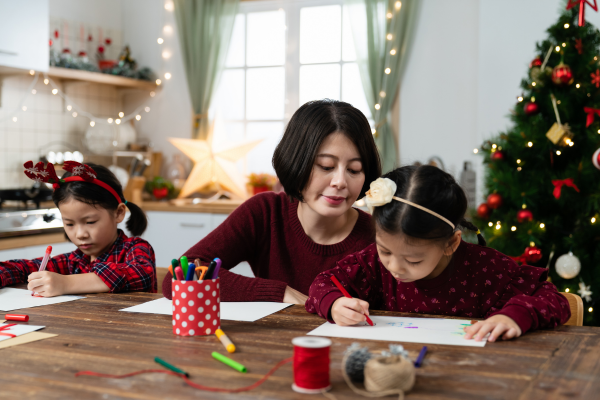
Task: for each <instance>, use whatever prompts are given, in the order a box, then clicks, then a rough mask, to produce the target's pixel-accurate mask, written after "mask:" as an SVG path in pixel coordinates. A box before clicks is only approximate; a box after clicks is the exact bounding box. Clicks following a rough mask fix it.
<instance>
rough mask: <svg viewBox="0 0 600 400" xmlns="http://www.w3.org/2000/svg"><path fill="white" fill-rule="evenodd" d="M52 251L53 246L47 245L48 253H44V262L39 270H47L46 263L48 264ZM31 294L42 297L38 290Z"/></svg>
mask: <svg viewBox="0 0 600 400" xmlns="http://www.w3.org/2000/svg"><path fill="white" fill-rule="evenodd" d="M50 253H52V246H48V247H46V254H44V258H43V259H42V263H41V264H40V269H39V270H38V271H39V272H42V271H45V270H46V265H48V260H49V259H50ZM31 295H32V296H35V297H42V296H40V295H39V294H37V293H36V292H33V293H31Z"/></svg>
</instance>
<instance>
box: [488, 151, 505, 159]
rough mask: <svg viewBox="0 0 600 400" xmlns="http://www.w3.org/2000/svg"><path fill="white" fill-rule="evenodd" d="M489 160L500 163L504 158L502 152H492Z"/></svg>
mask: <svg viewBox="0 0 600 400" xmlns="http://www.w3.org/2000/svg"><path fill="white" fill-rule="evenodd" d="M490 158H491V159H492V160H493V161H502V160H504V159H505V158H506V156H505V155H504V152H503V151H499V150H498V151H495V152H493V153H492V155H491V156H490Z"/></svg>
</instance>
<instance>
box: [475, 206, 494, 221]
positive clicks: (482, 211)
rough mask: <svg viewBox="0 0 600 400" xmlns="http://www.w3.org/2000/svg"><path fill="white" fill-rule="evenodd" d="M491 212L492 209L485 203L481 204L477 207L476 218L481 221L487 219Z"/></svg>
mask: <svg viewBox="0 0 600 400" xmlns="http://www.w3.org/2000/svg"><path fill="white" fill-rule="evenodd" d="M491 212H492V209H491V208H490V206H488V205H487V204H485V203H481V204H480V205H479V207H477V216H478V217H479V218H481V219H488V218H489V217H490V213H491Z"/></svg>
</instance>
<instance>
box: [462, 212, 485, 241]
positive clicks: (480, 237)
mask: <svg viewBox="0 0 600 400" xmlns="http://www.w3.org/2000/svg"><path fill="white" fill-rule="evenodd" d="M460 226H464V227H465V228H467V229H468V230H470V231H473V232H475V233H477V243H478V244H479V245H480V246H487V242H486V241H485V238H484V237H483V235H482V234H481V231H480V230H479V228H477V227H476V226H475V225H473V224H472V223H471V222H469V221H467V220H466V219H464V218H463V219H462V221H460Z"/></svg>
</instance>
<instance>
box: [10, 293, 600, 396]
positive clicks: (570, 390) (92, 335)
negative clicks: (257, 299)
mask: <svg viewBox="0 0 600 400" xmlns="http://www.w3.org/2000/svg"><path fill="white" fill-rule="evenodd" d="M159 297H160V296H159V295H156V294H148V293H134V294H94V295H88V296H87V298H86V299H84V300H78V301H74V302H69V303H63V304H57V305H51V306H44V307H36V308H30V309H26V310H23V313H26V314H29V315H30V318H31V319H30V323H31V324H32V325H46V329H45V330H44V331H45V332H48V333H56V334H58V335H59V336H57V337H54V338H50V339H46V340H42V341H39V342H34V343H29V344H24V345H20V346H15V347H11V348H7V349H4V350H0V360H1V362H0V398H3V399H4V398H7V399H8V398H11V399H12V398H15V399H16V398H25V397H27V398H35V399H61V400H62V399H88V398H89V399H184V398H197V399H223V398H239V399H255V398H261V399H308V398H310V396H309V395H303V394H298V393H295V392H293V391H292V390H291V388H290V385H291V384H292V366H291V364H286V365H285V366H283V367H282V368H280V369H279V370H278V371H277V372H275V374H274V375H273V376H271V377H270V378H269V379H268V380H267V381H266V382H265V383H264V384H263V385H262V386H260V387H258V388H257V389H254V390H252V391H249V392H243V393H240V394H222V393H211V392H204V391H199V390H195V389H192V388H190V387H188V386H186V385H185V384H184V383H183V381H182V380H181V379H179V378H177V377H174V376H169V375H164V374H147V375H138V376H135V377H131V378H126V379H120V380H117V379H106V378H97V377H90V376H82V377H78V378H76V377H75V376H74V374H75V373H76V372H77V371H82V370H92V371H97V372H102V373H111V374H124V373H128V372H131V371H136V370H141V369H155V368H161V367H160V366H159V365H158V364H155V363H154V361H153V359H154V357H155V356H158V357H161V358H163V359H165V360H167V361H170V362H172V363H173V364H175V365H177V366H179V367H181V368H182V369H184V370H186V371H188V372H189V373H190V374H191V376H192V379H193V380H194V381H195V382H198V383H201V384H205V385H209V386H216V387H223V388H237V387H242V386H247V385H250V384H252V383H254V382H255V381H257V380H258V379H259V378H260V377H262V376H263V375H264V374H265V373H266V372H267V371H269V370H270V369H271V367H272V366H274V365H275V364H276V363H277V362H279V361H280V360H283V359H285V358H288V357H291V356H292V354H293V347H292V344H291V339H292V338H294V337H296V336H303V335H305V334H306V333H307V332H309V331H310V330H312V329H313V328H315V327H317V326H319V325H320V324H322V323H323V320H322V319H320V318H319V317H317V316H316V315H313V314H308V313H306V312H305V311H304V308H303V307H300V306H292V307H289V308H287V309H285V310H283V311H281V312H279V313H277V314H273V315H271V316H269V317H266V318H264V319H262V320H259V321H257V322H254V323H250V322H237V321H222V327H223V330H224V331H225V332H226V333H227V334H228V336H229V337H230V338H231V339H232V341H233V342H234V343H235V344H236V346H237V348H238V351H237V352H236V353H234V354H233V355H231V358H233V359H235V360H236V361H239V362H241V363H242V364H244V365H245V366H246V367H247V368H248V373H247V374H241V373H239V372H236V371H234V370H233V369H230V368H229V367H227V366H225V365H223V364H221V363H219V362H217V361H215V360H213V359H212V358H211V356H210V353H211V352H212V351H218V352H220V353H222V354H227V353H226V351H225V349H224V348H223V346H222V345H221V343H220V342H219V341H218V340H217V339H216V338H215V337H214V336H208V337H193V338H187V337H177V336H175V335H173V333H172V328H171V326H172V325H171V317H169V316H166V315H153V314H137V313H125V312H119V311H118V310H120V309H123V308H126V307H130V306H133V305H136V304H140V303H142V302H146V301H149V300H153V299H156V298H159ZM373 314H374V315H404V316H406V314H400V313H391V312H373ZM410 316H412V317H414V316H415V315H414V314H411V315H410ZM332 340H333V346H332V347H331V381H332V384H333V390H332V391H331V392H330V393H332V394H333V395H335V397H336V398H337V399H339V400H341V399H354V398H362V397H360V396H358V395H355V394H354V393H353V392H352V391H351V390H350V389H349V388H348V386H347V385H346V383H345V382H344V380H343V378H342V375H341V373H340V365H341V360H342V356H343V352H344V350H345V349H346V348H347V347H348V346H349V345H350V344H351V343H352V342H354V341H355V340H353V339H338V338H332ZM361 343H362V344H363V345H367V346H368V347H369V348H370V349H371V350H382V349H386V348H387V346H388V344H389V343H390V342H378V341H361ZM404 345H405V348H407V349H408V350H409V352H410V355H411V357H413V358H415V357H416V355H417V354H418V351H419V350H420V349H421V345H420V344H415V343H406V344H404ZM428 347H429V352H428V354H427V357H426V358H425V362H424V366H423V367H422V368H419V369H418V370H417V383H416V385H415V388H414V389H413V391H412V392H411V393H410V394H409V395H408V398H409V399H447V398H455V399H481V398H488V399H559V398H561V399H562V398H587V399H591V398H598V397H599V396H600V328H593V327H572V326H571V327H565V326H562V327H560V328H558V329H555V330H551V331H539V332H533V333H528V334H526V335H525V336H524V337H521V338H519V339H517V340H514V341H510V342H498V343H488V344H487V345H486V346H485V347H483V348H479V347H459V346H438V345H428ZM313 398H315V399H319V398H324V397H322V396H320V395H315V396H314V397H313ZM388 398H392V399H393V398H394V397H388Z"/></svg>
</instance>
